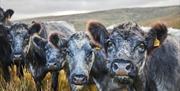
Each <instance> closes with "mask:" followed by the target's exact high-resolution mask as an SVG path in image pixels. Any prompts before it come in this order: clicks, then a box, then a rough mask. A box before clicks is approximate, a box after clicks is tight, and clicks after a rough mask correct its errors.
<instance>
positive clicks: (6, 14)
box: [0, 7, 14, 26]
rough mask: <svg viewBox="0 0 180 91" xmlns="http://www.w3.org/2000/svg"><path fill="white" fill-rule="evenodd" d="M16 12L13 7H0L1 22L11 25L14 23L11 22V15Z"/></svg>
mask: <svg viewBox="0 0 180 91" xmlns="http://www.w3.org/2000/svg"><path fill="white" fill-rule="evenodd" d="M13 14H14V10H12V9H7V10H6V11H4V10H3V9H2V8H1V7H0V23H1V24H3V25H5V26H10V25H12V23H11V22H10V19H11V17H12V16H13Z"/></svg>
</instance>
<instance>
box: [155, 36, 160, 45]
mask: <svg viewBox="0 0 180 91" xmlns="http://www.w3.org/2000/svg"><path fill="white" fill-rule="evenodd" d="M159 46H160V41H159V40H158V39H157V38H156V39H155V40H154V47H159Z"/></svg>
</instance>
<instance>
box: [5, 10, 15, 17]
mask: <svg viewBox="0 0 180 91" xmlns="http://www.w3.org/2000/svg"><path fill="white" fill-rule="evenodd" d="M13 14H14V10H12V9H7V10H6V12H5V13H4V17H5V18H8V17H10V18H11V17H12V16H13Z"/></svg>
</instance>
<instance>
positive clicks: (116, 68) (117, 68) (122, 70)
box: [111, 59, 135, 76]
mask: <svg viewBox="0 0 180 91" xmlns="http://www.w3.org/2000/svg"><path fill="white" fill-rule="evenodd" d="M111 70H112V72H113V73H114V74H115V75H117V76H129V75H130V74H132V73H134V72H135V67H134V66H133V64H132V63H131V62H130V61H127V60H122V59H121V60H114V61H113V63H112V65H111Z"/></svg>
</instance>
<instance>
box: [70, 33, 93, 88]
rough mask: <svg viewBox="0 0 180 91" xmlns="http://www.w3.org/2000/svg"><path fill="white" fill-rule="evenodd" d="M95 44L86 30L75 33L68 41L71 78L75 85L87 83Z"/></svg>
mask: <svg viewBox="0 0 180 91" xmlns="http://www.w3.org/2000/svg"><path fill="white" fill-rule="evenodd" d="M94 49H95V45H94V44H93V42H92V41H91V40H90V38H89V37H88V35H87V34H86V33H84V32H78V33H75V34H73V35H72V36H71V37H70V38H69V40H68V42H67V63H68V68H69V73H70V74H69V80H70V82H71V83H72V84H73V85H74V86H75V87H78V86H83V85H85V84H87V82H88V79H89V74H90V71H91V68H92V64H93V62H94V57H95V54H94V52H95V51H94Z"/></svg>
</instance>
